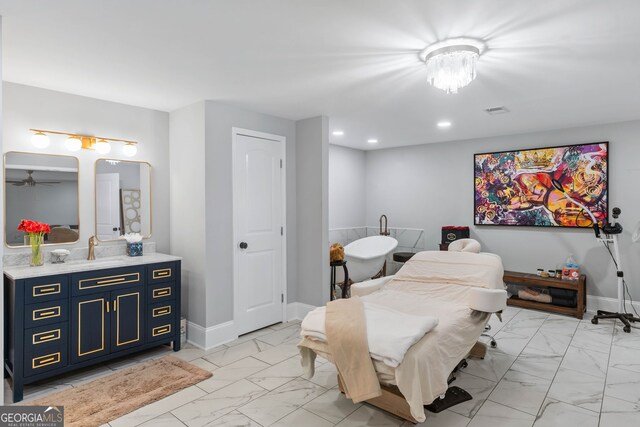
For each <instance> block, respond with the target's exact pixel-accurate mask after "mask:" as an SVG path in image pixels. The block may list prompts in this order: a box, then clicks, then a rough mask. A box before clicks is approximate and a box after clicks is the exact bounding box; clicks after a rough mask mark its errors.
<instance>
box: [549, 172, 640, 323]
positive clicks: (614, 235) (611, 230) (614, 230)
mask: <svg viewBox="0 0 640 427" xmlns="http://www.w3.org/2000/svg"><path fill="white" fill-rule="evenodd" d="M551 183H552V184H553V186H554V187H555V188H556V190H558V191H560V192H561V193H562V194H564V196H565V197H566V198H567V200H569V201H570V202H572V203H574V204H576V205H577V206H579V207H580V208H582V209H583V210H584V212H585V213H586V214H587V215H589V217H590V218H591V221H592V223H593V231H594V232H595V233H596V239H598V240H600V241H601V242H602V243H604V246H605V247H606V248H607V250H608V251H609V254H610V255H611V258H612V259H613V263H614V264H615V266H616V271H617V276H618V311H617V312H612V311H605V310H598V312H597V313H596V315H595V316H593V319H591V323H593V324H594V325H597V324H598V320H600V319H618V320H620V321H621V322H622V324H623V325H624V327H623V328H622V330H623V331H625V332H627V333H629V332H631V323H632V322H640V318H638V317H635V316H633V315H632V314H629V313H626V307H625V297H624V293H625V288H626V283H625V281H624V273H623V272H622V260H621V259H620V248H619V246H618V235H619V234H620V233H622V225H620V224H619V223H618V222H617V221H616V222H615V223H614V224H611V223H610V222H608V223H606V224H604V226H603V227H602V231H603V232H604V234H605V236H604V237H602V236H601V235H600V227H599V226H598V220H597V219H596V217H595V216H594V215H593V214H592V213H591V211H590V210H589V208H587V207H586V206H585V205H583V204H582V203H580V202H578V201H577V200H575V199H572V198H571V196H569V194H567V192H566V191H565V190H564V188H563V187H562V183H561V182H560V181H558V180H555V179H553V180H551ZM612 213H613V218H614V219H618V217H619V216H620V214H621V213H622V211H621V210H620V208H613V210H612ZM609 245H613V252H612V251H611V247H610V246H609Z"/></svg>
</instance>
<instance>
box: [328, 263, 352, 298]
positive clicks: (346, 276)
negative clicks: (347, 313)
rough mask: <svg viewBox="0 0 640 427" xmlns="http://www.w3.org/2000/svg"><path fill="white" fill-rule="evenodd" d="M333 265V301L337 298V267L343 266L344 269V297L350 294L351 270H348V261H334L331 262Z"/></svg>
mask: <svg viewBox="0 0 640 427" xmlns="http://www.w3.org/2000/svg"><path fill="white" fill-rule="evenodd" d="M329 265H330V266H331V296H330V297H331V301H333V300H334V299H336V267H342V269H343V271H344V284H343V285H342V298H347V297H348V296H349V270H347V261H333V262H331V263H329Z"/></svg>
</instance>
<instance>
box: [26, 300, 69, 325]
mask: <svg viewBox="0 0 640 427" xmlns="http://www.w3.org/2000/svg"><path fill="white" fill-rule="evenodd" d="M68 317H69V302H68V300H58V301H51V302H44V303H40V304H30V305H27V306H26V307H25V310H24V327H25V329H30V328H36V327H39V326H44V325H50V324H52V323H59V322H66V321H67V318H68Z"/></svg>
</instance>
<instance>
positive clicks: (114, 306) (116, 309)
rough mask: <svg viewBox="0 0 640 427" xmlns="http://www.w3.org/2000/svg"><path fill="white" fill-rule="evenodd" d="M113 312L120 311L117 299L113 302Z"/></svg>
mask: <svg viewBox="0 0 640 427" xmlns="http://www.w3.org/2000/svg"><path fill="white" fill-rule="evenodd" d="M113 311H118V300H117V299H114V300H113Z"/></svg>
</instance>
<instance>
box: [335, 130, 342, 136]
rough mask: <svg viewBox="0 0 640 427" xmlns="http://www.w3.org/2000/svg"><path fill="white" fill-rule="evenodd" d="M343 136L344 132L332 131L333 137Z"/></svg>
mask: <svg viewBox="0 0 640 427" xmlns="http://www.w3.org/2000/svg"><path fill="white" fill-rule="evenodd" d="M342 135H344V131H343V130H334V131H333V136H342Z"/></svg>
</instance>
